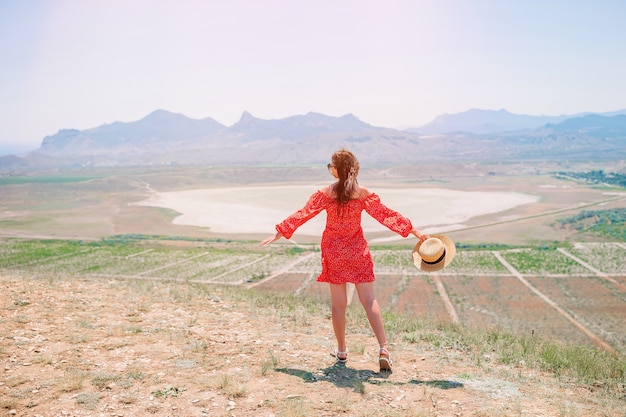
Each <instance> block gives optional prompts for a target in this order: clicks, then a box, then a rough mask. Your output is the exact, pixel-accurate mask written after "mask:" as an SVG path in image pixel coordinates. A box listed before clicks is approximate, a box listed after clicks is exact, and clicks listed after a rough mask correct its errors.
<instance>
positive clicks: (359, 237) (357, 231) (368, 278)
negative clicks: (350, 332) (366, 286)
mask: <svg viewBox="0 0 626 417" xmlns="http://www.w3.org/2000/svg"><path fill="white" fill-rule="evenodd" d="M322 210H326V214H327V216H326V228H325V229H324V232H323V234H322V241H321V254H322V273H321V274H320V276H319V277H318V278H317V281H319V282H329V283H332V284H345V283H347V282H351V283H354V284H358V283H362V282H373V281H374V279H375V277H374V264H373V262H372V256H371V254H370V250H369V245H368V244H367V241H366V240H365V237H364V236H363V228H362V227H361V212H362V211H363V210H365V212H367V213H368V214H369V215H370V216H372V217H373V218H374V219H376V220H377V221H378V222H379V223H380V224H382V225H383V226H386V227H387V228H388V229H390V230H392V231H393V232H396V233H398V234H399V235H401V236H402V237H407V236H408V235H409V233H410V232H411V230H412V229H413V225H412V224H411V221H410V220H409V219H407V218H406V217H404V216H402V215H401V214H400V213H398V212H396V211H394V210H392V209H390V208H389V207H387V206H385V205H384V204H383V203H382V202H381V201H380V197H379V196H378V195H377V194H375V193H371V194H369V195H367V196H365V197H363V198H359V199H353V200H349V201H348V202H347V203H343V204H340V203H339V201H338V200H337V199H335V198H332V197H329V196H328V195H326V194H325V193H323V192H322V191H316V192H315V193H314V194H313V195H312V196H311V197H310V198H309V200H308V201H307V203H306V204H305V205H304V207H303V208H301V209H300V210H298V211H296V212H295V213H293V214H292V215H290V216H289V217H287V218H286V219H285V220H283V221H282V222H281V223H279V224H277V225H276V230H277V231H278V232H280V233H281V234H282V235H283V236H284V237H285V238H287V239H289V238H291V236H292V235H293V233H294V232H295V231H296V229H297V228H298V227H300V226H301V225H303V224H304V223H305V222H307V221H308V220H310V219H311V218H313V217H315V216H316V215H317V214H319V213H320V212H322Z"/></svg>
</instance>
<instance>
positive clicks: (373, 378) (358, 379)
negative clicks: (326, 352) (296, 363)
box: [275, 363, 463, 393]
mask: <svg viewBox="0 0 626 417" xmlns="http://www.w3.org/2000/svg"><path fill="white" fill-rule="evenodd" d="M275 371H277V372H282V373H284V374H287V375H292V376H295V377H298V378H300V379H302V380H303V381H304V382H308V383H313V382H320V381H326V382H331V383H333V384H335V385H336V386H337V387H341V388H351V389H352V390H354V391H355V392H359V393H363V392H364V391H365V385H364V384H365V383H368V384H373V385H425V386H429V387H434V388H439V389H453V388H463V384H462V383H460V382H457V381H448V380H435V381H420V380H417V379H411V380H409V381H406V382H401V381H390V380H389V379H388V378H389V376H390V375H391V372H385V371H383V372H374V371H370V370H368V369H354V368H350V367H348V366H345V365H344V364H340V363H337V364H335V365H332V366H329V367H328V368H323V369H320V370H318V371H317V372H311V371H306V370H303V369H294V368H276V369H275Z"/></svg>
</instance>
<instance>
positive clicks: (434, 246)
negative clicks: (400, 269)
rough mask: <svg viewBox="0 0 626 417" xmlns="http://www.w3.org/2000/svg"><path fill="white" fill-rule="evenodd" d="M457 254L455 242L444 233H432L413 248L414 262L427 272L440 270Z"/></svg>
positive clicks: (418, 267)
mask: <svg viewBox="0 0 626 417" xmlns="http://www.w3.org/2000/svg"><path fill="white" fill-rule="evenodd" d="M454 255H456V247H455V246H454V242H453V241H452V240H451V239H450V238H449V237H447V236H444V235H430V238H428V239H426V240H425V241H423V242H417V245H415V248H413V263H414V264H415V266H416V267H417V269H421V270H422V271H425V272H433V271H439V270H440V269H443V268H445V267H446V266H448V265H449V264H450V262H452V259H453V258H454Z"/></svg>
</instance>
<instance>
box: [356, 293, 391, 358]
mask: <svg viewBox="0 0 626 417" xmlns="http://www.w3.org/2000/svg"><path fill="white" fill-rule="evenodd" d="M356 291H357V293H358V294H359V301H360V302H361V305H362V306H363V308H364V309H365V313H366V314H367V319H368V320H369V322H370V326H372V330H373V331H374V334H375V335H376V339H377V340H378V344H379V345H380V347H381V348H386V347H387V336H386V335H385V326H384V325H383V316H382V314H381V312H380V307H379V306H378V301H376V296H375V294H374V283H373V282H363V283H361V284H357V285H356Z"/></svg>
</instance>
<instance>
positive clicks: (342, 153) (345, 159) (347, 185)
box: [331, 149, 359, 203]
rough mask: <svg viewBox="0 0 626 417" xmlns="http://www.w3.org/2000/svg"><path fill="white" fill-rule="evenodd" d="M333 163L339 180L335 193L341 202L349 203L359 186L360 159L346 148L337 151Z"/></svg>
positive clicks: (332, 159)
mask: <svg viewBox="0 0 626 417" xmlns="http://www.w3.org/2000/svg"><path fill="white" fill-rule="evenodd" d="M331 163H332V165H333V166H334V167H335V169H337V175H338V176H339V180H338V181H337V185H336V187H335V194H336V195H337V200H338V201H339V203H347V202H348V201H350V200H351V199H353V198H354V196H355V194H356V191H357V190H358V188H359V184H358V182H357V179H356V177H357V175H359V161H358V160H357V159H356V156H354V154H353V153H352V152H350V151H348V150H346V149H340V150H338V151H337V152H335V153H334V154H333V156H332V158H331Z"/></svg>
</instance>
